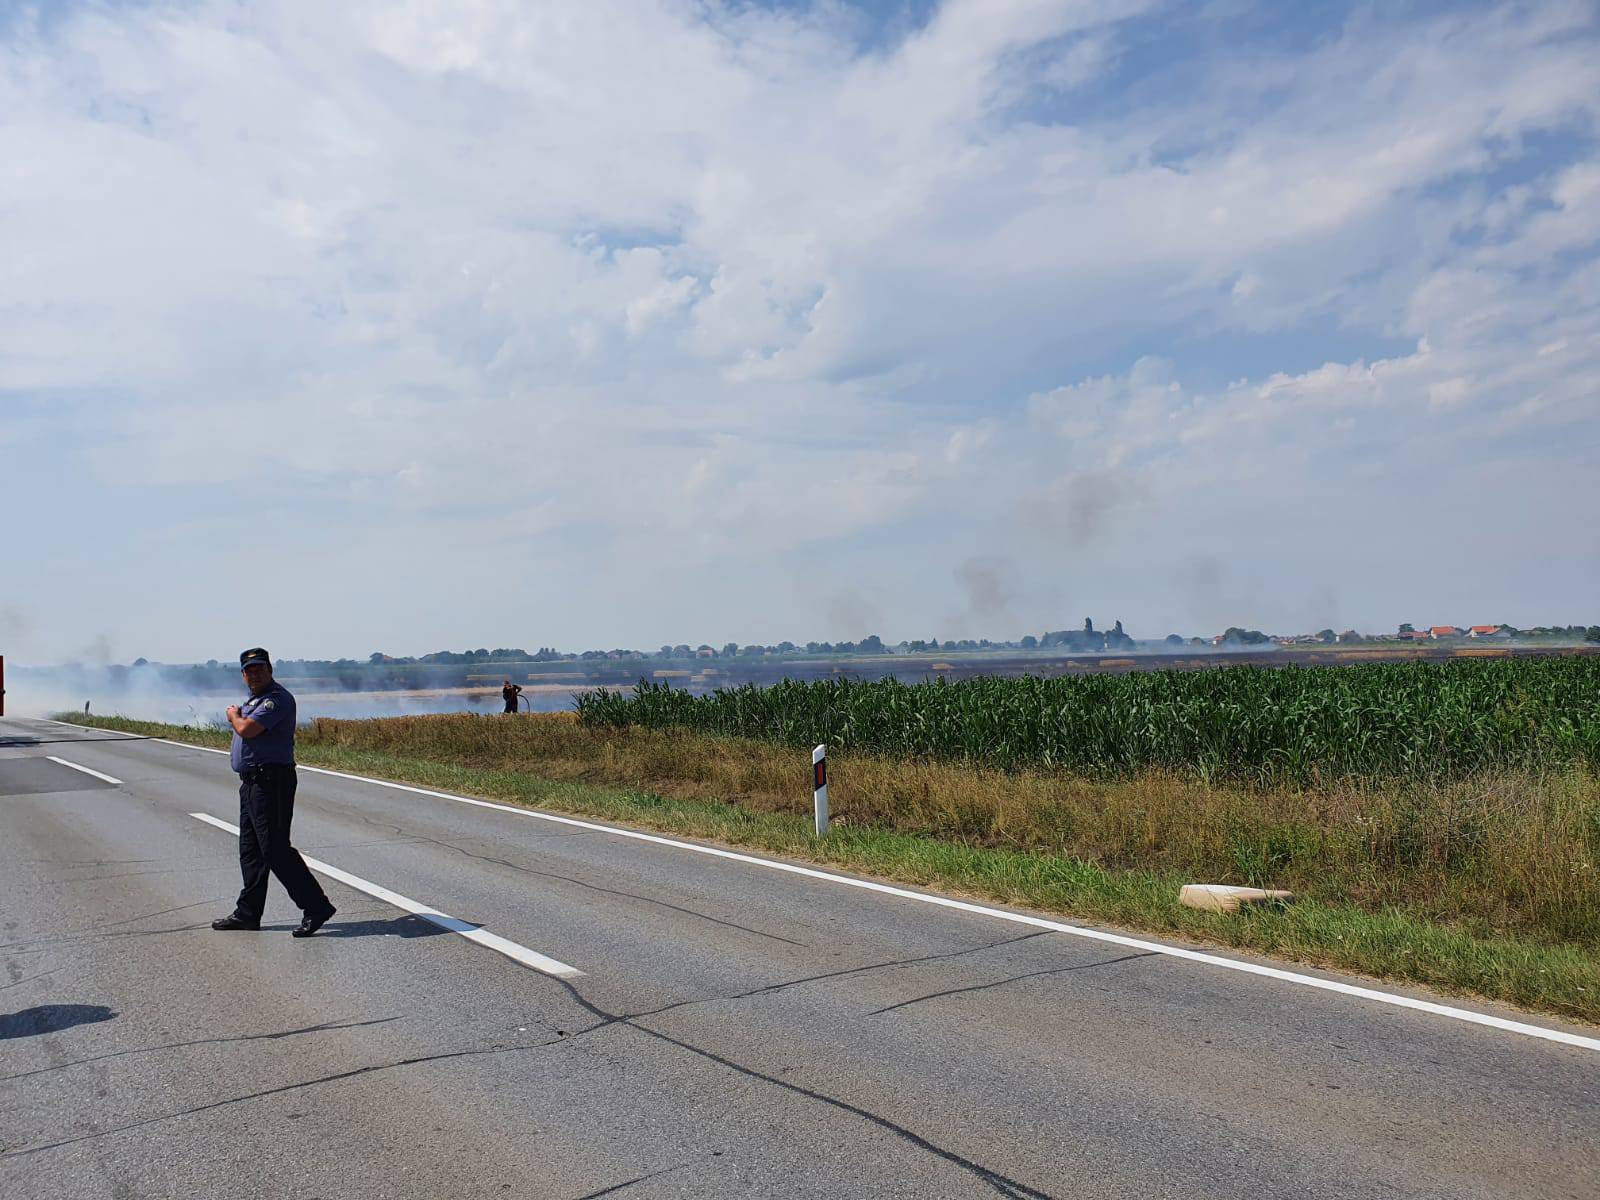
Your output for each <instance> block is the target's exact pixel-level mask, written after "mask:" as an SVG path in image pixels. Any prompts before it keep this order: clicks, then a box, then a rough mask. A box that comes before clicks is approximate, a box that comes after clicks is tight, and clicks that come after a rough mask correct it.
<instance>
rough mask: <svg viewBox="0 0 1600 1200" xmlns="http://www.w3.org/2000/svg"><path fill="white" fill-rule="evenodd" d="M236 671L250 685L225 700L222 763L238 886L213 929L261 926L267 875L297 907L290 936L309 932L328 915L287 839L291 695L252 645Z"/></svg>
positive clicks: (291, 805) (321, 893)
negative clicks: (227, 736)
mask: <svg viewBox="0 0 1600 1200" xmlns="http://www.w3.org/2000/svg"><path fill="white" fill-rule="evenodd" d="M239 672H240V674H242V675H243V676H244V681H245V683H246V684H247V685H248V686H249V688H250V696H249V699H247V700H246V701H245V702H244V703H243V704H236V705H230V706H229V708H228V713H227V716H228V724H230V725H232V726H233V749H232V750H230V751H229V760H230V761H231V762H232V764H233V769H234V770H235V771H237V772H238V773H239V869H240V872H241V873H242V874H243V875H244V890H243V891H241V892H240V893H239V902H238V903H237V904H236V905H234V909H233V913H232V915H230V916H226V917H220V918H218V919H217V920H215V921H213V922H211V928H213V929H260V928H261V912H262V910H263V909H264V908H265V907H266V904H267V872H269V871H270V872H271V873H272V874H274V875H276V876H277V877H278V882H280V883H282V884H283V886H284V887H285V888H286V889H287V890H288V892H289V899H291V900H293V901H294V902H295V903H296V904H297V905H299V906H300V910H301V913H302V914H303V915H302V916H301V918H300V926H299V928H297V929H296V930H294V936H295V937H310V936H311V935H312V934H314V933H316V932H317V930H319V929H321V928H322V925H323V922H325V921H326V920H327V919H328V918H329V917H331V916H333V914H334V911H335V910H334V907H333V904H332V902H331V901H330V900H329V899H328V895H327V893H326V892H324V891H323V890H322V885H321V884H319V883H318V882H317V881H316V878H315V877H314V876H313V875H312V874H311V871H310V870H309V869H308V868H307V867H306V861H305V859H303V858H301V857H300V851H298V850H296V849H295V848H294V847H293V846H291V845H290V844H289V825H290V823H291V822H292V821H293V820H294V789H295V784H296V782H297V780H296V777H295V772H294V713H295V708H294V697H293V696H291V695H290V694H289V692H288V689H286V688H285V687H284V686H283V685H282V684H280V683H278V682H277V681H276V680H275V679H273V678H272V660H271V659H270V658H269V657H268V656H267V652H266V651H265V650H263V649H261V648H260V647H259V646H257V647H256V648H255V649H253V650H246V651H245V652H244V653H243V654H241V655H239Z"/></svg>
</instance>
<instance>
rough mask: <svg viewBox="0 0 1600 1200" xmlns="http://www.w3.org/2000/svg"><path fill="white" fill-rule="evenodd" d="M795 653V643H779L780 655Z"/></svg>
mask: <svg viewBox="0 0 1600 1200" xmlns="http://www.w3.org/2000/svg"><path fill="white" fill-rule="evenodd" d="M794 651H795V645H794V643H793V642H779V643H778V653H779V654H793V653H794Z"/></svg>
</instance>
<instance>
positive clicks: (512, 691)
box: [500, 679, 522, 712]
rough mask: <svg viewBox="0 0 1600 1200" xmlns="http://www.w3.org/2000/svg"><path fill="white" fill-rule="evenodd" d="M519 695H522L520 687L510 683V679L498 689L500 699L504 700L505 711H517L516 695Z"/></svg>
mask: <svg viewBox="0 0 1600 1200" xmlns="http://www.w3.org/2000/svg"><path fill="white" fill-rule="evenodd" d="M520 695H522V689H521V688H519V687H518V686H517V685H516V684H514V683H512V682H511V680H509V679H508V680H506V684H505V686H504V687H503V688H501V689H500V699H502V700H504V701H505V702H506V712H516V711H517V697H518V696H520Z"/></svg>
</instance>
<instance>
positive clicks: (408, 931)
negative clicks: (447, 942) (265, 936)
mask: <svg viewBox="0 0 1600 1200" xmlns="http://www.w3.org/2000/svg"><path fill="white" fill-rule="evenodd" d="M262 928H263V929H274V930H276V929H293V928H294V926H293V925H264V926H262ZM449 932H450V931H449V930H448V929H442V928H440V927H439V926H438V925H434V924H431V923H429V922H427V921H424V920H423V919H422V918H421V917H416V916H412V915H411V914H410V913H406V914H405V915H404V916H399V917H391V918H390V919H389V920H387V921H329V922H328V923H327V924H326V925H324V926H323V927H322V928H321V929H319V930H318V931H317V936H318V937H323V938H357V937H402V938H419V937H437V936H439V935H440V934H447V933H449Z"/></svg>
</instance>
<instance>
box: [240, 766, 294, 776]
mask: <svg viewBox="0 0 1600 1200" xmlns="http://www.w3.org/2000/svg"><path fill="white" fill-rule="evenodd" d="M292 770H294V764H293V763H257V764H256V765H255V766H253V767H246V768H245V769H244V770H242V771H240V772H239V778H240V779H259V778H260V777H261V776H263V775H267V774H270V773H272V772H274V771H292Z"/></svg>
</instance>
